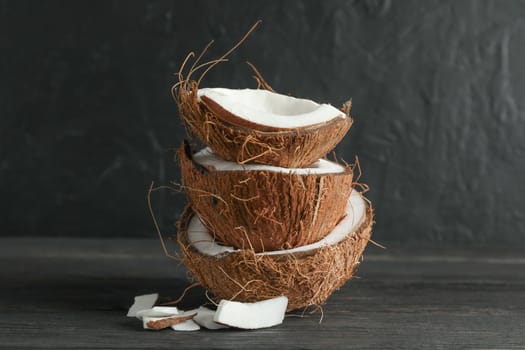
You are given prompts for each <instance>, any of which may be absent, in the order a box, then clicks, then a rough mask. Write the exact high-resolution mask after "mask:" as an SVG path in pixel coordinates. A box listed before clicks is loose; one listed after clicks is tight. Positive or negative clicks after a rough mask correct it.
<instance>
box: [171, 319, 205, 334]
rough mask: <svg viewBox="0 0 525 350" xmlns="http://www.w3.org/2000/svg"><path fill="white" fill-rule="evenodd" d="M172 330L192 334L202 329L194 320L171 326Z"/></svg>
mask: <svg viewBox="0 0 525 350" xmlns="http://www.w3.org/2000/svg"><path fill="white" fill-rule="evenodd" d="M171 329H173V330H174V331H184V332H192V331H198V330H199V329H201V327H200V326H199V325H198V324H197V323H195V322H194V321H193V320H187V321H184V322H182V323H178V324H175V325H173V326H171Z"/></svg>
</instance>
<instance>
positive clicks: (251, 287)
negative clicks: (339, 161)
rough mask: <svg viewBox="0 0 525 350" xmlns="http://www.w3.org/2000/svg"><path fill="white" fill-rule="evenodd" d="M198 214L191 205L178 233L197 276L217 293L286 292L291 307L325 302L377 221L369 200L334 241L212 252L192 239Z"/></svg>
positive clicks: (244, 297)
mask: <svg viewBox="0 0 525 350" xmlns="http://www.w3.org/2000/svg"><path fill="white" fill-rule="evenodd" d="M348 214H349V215H352V214H351V212H349V213H348ZM193 216H194V213H193V211H192V209H191V207H190V206H188V207H187V208H186V210H185V211H184V213H183V215H182V217H181V220H180V221H179V234H178V242H179V245H180V246H181V248H182V253H183V262H184V263H185V264H186V266H187V267H188V269H189V270H190V272H191V273H192V275H193V277H194V278H195V279H196V280H197V281H198V282H199V283H200V284H201V285H202V286H204V287H205V288H207V289H209V290H211V291H212V292H213V293H214V294H215V295H216V297H217V298H218V299H228V300H236V301H242V302H254V301H258V300H264V299H269V298H273V297H277V296H280V295H284V296H286V297H287V298H288V300H289V302H288V311H291V310H295V309H299V308H303V307H307V306H311V305H322V304H324V303H325V302H326V300H327V298H328V297H329V296H330V295H331V294H332V293H333V292H334V291H335V290H336V289H338V288H339V287H341V286H342V285H343V284H344V283H345V282H346V281H348V280H349V279H350V278H351V277H352V275H353V273H354V271H355V269H356V268H357V266H358V264H359V261H360V258H361V255H362V253H363V251H364V249H365V247H366V245H367V243H368V241H369V239H370V236H371V233H372V225H373V210H372V208H371V206H370V205H368V204H366V210H365V211H364V214H363V215H362V217H361V219H360V220H359V223H358V224H357V225H355V226H353V227H351V228H349V229H350V232H348V234H347V235H346V236H345V237H344V238H343V239H342V240H340V241H338V242H337V243H335V244H332V245H320V246H319V247H318V248H316V249H309V250H305V251H300V252H296V253H287V252H286V251H283V252H281V253H280V254H267V253H258V254H257V253H255V252H254V251H253V250H251V249H240V250H235V251H232V252H224V253H223V254H219V255H214V256H213V255H208V254H205V253H202V252H200V251H199V250H198V249H196V248H195V246H194V245H193V244H191V243H190V241H189V239H188V226H189V223H190V221H191V220H192V218H193Z"/></svg>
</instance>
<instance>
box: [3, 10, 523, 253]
mask: <svg viewBox="0 0 525 350" xmlns="http://www.w3.org/2000/svg"><path fill="white" fill-rule="evenodd" d="M523 18H525V2H523V1H501V2H500V1H481V0H480V1H455V0H449V1H443V0H440V1H388V0H384V1H379V0H376V1H258V2H256V1H195V0H192V1H5V0H0V46H1V54H0V198H1V199H0V230H1V234H2V235H6V236H14V235H32V236H79V237H80V236H90V237H115V236H116V237H154V230H153V225H152V221H151V219H150V217H149V214H148V212H147V206H146V200H145V195H146V192H147V189H148V187H149V185H150V183H151V182H152V181H155V183H156V184H157V185H165V184H168V183H169V182H170V181H179V172H178V170H177V167H176V163H174V161H173V152H172V151H171V150H170V149H172V148H174V147H178V146H179V145H180V143H181V141H182V139H183V138H184V129H183V127H182V125H181V123H180V121H179V119H178V115H177V110H176V106H175V104H174V102H173V101H172V99H171V96H170V87H171V85H172V84H173V83H174V82H175V80H176V79H175V76H174V73H175V72H176V71H177V69H178V67H179V65H180V64H181V62H182V60H183V58H184V57H185V56H186V54H187V53H188V52H189V51H192V50H197V51H198V50H200V49H201V48H203V47H204V45H205V44H206V43H207V42H208V41H210V40H211V39H215V44H214V46H213V49H212V50H211V52H210V53H209V56H208V57H209V58H214V57H216V56H219V55H220V54H222V53H223V52H224V51H226V50H227V49H228V48H230V47H231V46H232V45H233V44H234V43H235V42H236V41H237V40H238V39H239V38H240V37H241V36H242V34H243V33H244V32H245V31H246V30H247V29H248V28H249V27H250V26H251V25H252V24H253V23H254V22H255V21H256V20H257V19H262V20H263V21H264V22H263V24H262V25H261V26H260V27H259V28H258V29H257V30H256V31H255V32H254V33H253V35H252V36H251V37H250V39H249V40H248V41H247V42H246V43H245V44H244V45H243V46H242V47H241V48H240V49H239V50H238V51H236V52H235V53H234V54H233V55H232V56H231V61H230V62H229V63H225V64H222V65H220V66H218V67H217V68H216V69H215V70H214V71H212V72H211V73H210V74H209V75H208V76H207V78H206V80H205V81H204V83H203V85H205V86H225V87H255V83H254V81H253V80H252V78H251V72H250V71H249V69H248V68H247V67H246V65H245V64H244V61H245V60H250V61H252V62H253V63H255V64H256V65H257V67H258V68H259V69H260V71H261V72H262V73H263V75H264V76H265V77H266V79H267V80H268V82H269V83H270V84H271V85H272V86H273V87H274V88H275V89H276V90H278V91H280V92H284V93H292V94H294V95H296V96H299V97H305V98H311V99H314V100H317V101H320V102H329V103H332V104H334V105H341V104H342V103H343V102H344V101H345V100H346V99H347V98H349V97H351V98H353V102H354V107H353V110H352V115H353V117H354V119H355V124H354V126H353V127H352V129H351V130H350V132H349V133H348V134H347V136H346V138H345V139H344V141H343V142H342V143H341V144H340V145H339V146H338V147H337V154H338V157H339V158H343V159H345V160H347V161H350V162H352V161H353V159H354V156H355V155H358V156H359V159H360V162H361V166H362V169H363V172H364V174H363V177H362V180H363V181H364V182H366V183H368V184H369V185H370V187H371V191H370V192H369V198H370V199H371V200H372V201H373V203H374V205H375V207H376V219H377V225H376V231H375V239H376V240H377V241H379V242H385V243H388V242H393V241H398V242H427V243H428V242H431V243H437V242H447V243H451V242H457V243H470V242H473V243H475V242H481V243H513V242H514V243H518V242H523V241H524V238H525V229H524V228H525V213H524V211H523V209H524V204H525V199H524V194H525V181H524V172H525V161H524V156H525V154H524V151H525V146H524V136H525V123H524V118H523V108H524V104H525V100H524V99H523V98H522V97H523V95H524V92H525V64H524V63H523V62H525V22H524V21H523ZM184 201H185V199H184V197H183V196H182V195H180V194H178V195H177V194H171V193H169V192H157V193H155V197H154V205H155V208H156V211H157V212H158V214H159V217H160V219H161V224H162V227H163V229H164V230H166V231H167V232H173V231H174V226H173V225H174V224H173V223H174V221H175V219H176V218H177V216H178V214H179V213H180V210H181V209H182V207H183V205H184Z"/></svg>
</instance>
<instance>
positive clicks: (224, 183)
mask: <svg viewBox="0 0 525 350" xmlns="http://www.w3.org/2000/svg"><path fill="white" fill-rule="evenodd" d="M179 159H180V167H181V172H182V181H183V188H184V189H185V191H186V194H187V195H188V197H189V200H190V203H191V206H192V208H193V210H194V211H195V212H197V213H198V214H199V216H200V217H201V218H202V221H203V223H204V224H205V226H206V227H207V228H208V229H209V230H210V232H212V234H213V235H214V237H215V238H216V239H217V240H218V241H219V242H221V243H222V244H226V245H231V246H234V247H236V248H239V249H247V248H250V249H253V250H254V251H255V252H262V251H270V250H281V249H290V248H294V247H298V246H303V245H306V244H310V243H314V242H317V241H319V240H320V239H322V238H324V237H325V236H326V235H327V234H328V233H329V232H330V231H331V230H332V229H333V228H334V227H335V226H336V225H337V223H338V222H339V221H340V220H341V219H342V217H343V216H344V210H345V207H346V204H347V200H348V197H349V195H350V192H351V191H352V185H353V183H352V181H353V170H352V168H351V167H350V166H345V168H344V172H342V173H327V174H307V175H304V174H295V173H281V172H275V171H271V170H248V169H246V170H242V171H241V170H235V171H217V170H214V169H213V168H211V167H209V168H206V167H204V166H202V165H200V164H198V163H196V162H195V161H193V159H192V152H191V150H190V148H189V146H188V144H187V143H186V142H185V143H184V144H183V146H182V147H181V149H180V150H179Z"/></svg>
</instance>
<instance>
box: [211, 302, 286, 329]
mask: <svg viewBox="0 0 525 350" xmlns="http://www.w3.org/2000/svg"><path fill="white" fill-rule="evenodd" d="M287 305H288V298H287V297H285V296H280V297H277V298H272V299H268V300H263V301H258V302H255V303H240V302H237V301H231V300H221V302H220V303H219V306H218V307H217V312H216V313H215V317H213V320H214V321H215V322H218V323H222V324H226V325H228V326H231V327H236V328H243V329H258V328H267V327H273V326H276V325H278V324H281V323H283V319H284V314H285V313H286V307H287Z"/></svg>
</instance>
